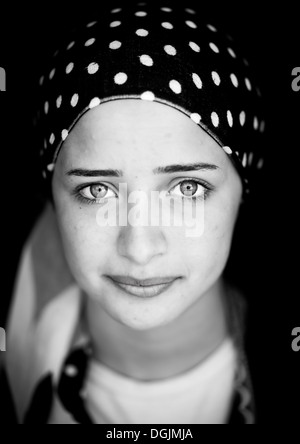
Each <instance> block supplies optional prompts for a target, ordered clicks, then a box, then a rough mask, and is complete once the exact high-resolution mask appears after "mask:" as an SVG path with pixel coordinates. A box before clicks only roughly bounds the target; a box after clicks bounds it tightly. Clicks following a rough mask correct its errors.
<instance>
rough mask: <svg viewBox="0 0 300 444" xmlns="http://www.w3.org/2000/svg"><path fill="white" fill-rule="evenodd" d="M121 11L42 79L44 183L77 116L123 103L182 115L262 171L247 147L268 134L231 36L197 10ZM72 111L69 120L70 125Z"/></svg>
mask: <svg viewBox="0 0 300 444" xmlns="http://www.w3.org/2000/svg"><path fill="white" fill-rule="evenodd" d="M114 3H115V2H114V1H112V4H114ZM119 5H121V2H120V3H119V4H116V6H119ZM173 5H174V6H173ZM121 6H122V7H113V6H111V8H108V10H107V11H106V12H105V15H103V16H101V17H100V18H99V20H98V21H97V20H95V21H91V22H89V23H86V24H84V27H83V28H84V32H82V35H81V34H80V33H79V34H72V35H71V36H69V40H68V41H65V43H64V46H63V47H62V48H60V49H58V50H56V52H54V53H53V57H55V59H53V58H51V60H52V61H51V63H52V66H48V68H47V71H45V72H44V73H43V75H42V76H41V77H39V79H38V83H39V85H40V86H41V88H42V90H43V91H45V93H44V95H43V100H42V101H41V102H40V107H39V110H38V112H37V114H36V117H35V120H36V121H37V123H38V121H39V120H40V119H45V121H46V122H48V123H47V132H46V133H45V137H46V138H45V140H44V139H43V141H42V146H44V149H42V154H41V156H42V158H43V156H45V153H47V157H45V158H47V161H45V163H44V165H45V168H44V175H46V176H47V177H48V176H49V173H50V172H51V171H52V170H50V168H49V167H50V166H51V165H53V159H51V157H50V156H51V152H52V150H53V149H54V148H57V147H58V146H59V144H60V143H62V142H64V141H65V140H66V139H67V137H68V135H69V130H68V129H70V128H72V127H73V124H74V121H76V116H79V117H80V115H81V113H83V112H84V111H86V110H88V109H93V108H94V107H96V106H98V105H100V104H101V103H102V102H105V101H107V100H112V98H122V97H125V98H129V97H134V98H139V99H141V100H144V101H149V102H153V101H157V102H162V103H167V104H169V105H170V106H174V107H175V108H176V109H180V110H182V111H183V112H184V113H185V114H186V115H187V116H188V117H189V118H190V119H191V120H192V121H193V122H194V123H195V124H197V125H199V126H201V128H203V129H204V130H205V131H207V133H208V134H210V135H211V136H213V137H214V138H215V140H220V141H222V143H220V145H222V146H223V150H224V152H225V153H226V154H228V155H230V156H234V157H235V160H236V159H238V161H239V162H240V163H242V165H243V166H244V168H249V167H250V166H251V167H253V168H257V169H258V168H259V165H262V163H263V162H262V161H263V159H262V156H260V155H257V152H256V151H257V149H256V145H257V143H256V142H250V141H251V137H253V138H254V137H256V136H255V135H256V134H257V135H260V137H261V133H263V132H264V131H265V121H264V120H263V112H262V111H261V108H262V107H260V106H259V104H258V103H259V102H258V101H259V100H260V97H261V92H260V90H259V88H258V87H257V85H256V84H255V83H254V82H253V79H252V77H251V74H250V70H249V69H248V65H249V64H248V61H247V59H245V58H242V57H241V56H240V50H238V51H236V48H235V44H234V41H233V39H232V38H231V36H229V35H228V34H224V33H223V31H222V30H221V28H220V29H219V28H218V27H215V26H214V25H213V24H212V23H207V22H203V21H202V20H203V14H202V13H201V14H200V13H199V11H198V9H197V8H195V9H197V11H196V10H194V9H190V8H182V6H181V9H178V7H177V5H176V2H174V3H172V6H170V7H169V5H165V4H164V3H162V4H155V2H139V3H135V6H134V5H132V4H131V5H129V4H127V2H122V5H121ZM200 9H201V8H200ZM96 18H97V17H96ZM103 33H105V35H107V40H106V38H105V39H103V35H104V34H103ZM68 42H69V43H68ZM79 55H80V56H79ZM80 57H82V58H81V59H80ZM82 60H84V65H83V64H82ZM63 82H65V83H63ZM136 82H138V85H137V83H136ZM50 85H51V86H50ZM66 85H67V87H66ZM97 85H98V86H97ZM49 88H51V91H52V90H53V91H54V92H53V94H54V95H52V96H51V94H50V93H49V91H48V90H49ZM254 104H255V105H254ZM68 110H69V114H70V116H72V118H71V117H65V116H68ZM38 113H39V114H40V117H39V115H38ZM55 113H56V114H57V116H58V117H57V118H56V119H57V121H56V125H54V124H53V125H52V124H51V121H52V120H54V121H55ZM60 119H61V121H60ZM68 119H69V120H68ZM74 119H75V120H74ZM58 122H59V123H58ZM54 128H56V129H55V130H54ZM238 132H240V135H239V136H238V137H239V138H240V137H243V136H242V135H243V134H244V139H243V143H240V139H239V140H237V141H235V137H237V136H236V134H238ZM248 135H249V136H248ZM49 146H51V147H52V148H51V149H49ZM248 146H249V148H248ZM231 147H233V148H231ZM253 147H254V148H253ZM259 159H260V160H259ZM245 183H246V179H245Z"/></svg>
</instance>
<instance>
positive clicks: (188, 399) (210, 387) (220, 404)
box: [85, 339, 237, 424]
mask: <svg viewBox="0 0 300 444" xmlns="http://www.w3.org/2000/svg"><path fill="white" fill-rule="evenodd" d="M236 362H237V353H236V350H235V348H234V345H233V342H232V340H230V339H226V340H225V341H224V342H223V344H222V345H221V346H220V347H219V348H218V349H217V350H216V351H215V352H214V353H213V354H212V355H210V356H209V357H208V358H207V359H206V360H205V361H204V362H202V363H201V364H199V365H198V366H196V367H194V368H193V369H191V370H190V371H188V372H185V373H184V374H181V375H179V376H176V377H172V378H168V379H164V380H158V381H150V382H148V381H147V382H144V381H139V380H134V379H131V378H129V377H126V376H124V375H121V374H119V373H117V372H115V371H113V370H111V369H110V368H108V367H106V366H104V365H103V364H101V363H99V362H96V361H91V363H90V366H89V371H88V373H87V378H86V383H85V392H86V408H87V411H88V412H89V414H90V415H91V417H92V419H93V421H94V422H95V423H97V424H225V423H226V422H227V420H228V415H229V413H230V409H231V402H232V397H233V390H234V377H235V372H236Z"/></svg>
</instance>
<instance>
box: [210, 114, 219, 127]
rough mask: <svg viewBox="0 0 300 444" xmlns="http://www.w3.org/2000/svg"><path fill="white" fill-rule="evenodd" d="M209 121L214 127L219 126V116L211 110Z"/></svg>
mask: <svg viewBox="0 0 300 444" xmlns="http://www.w3.org/2000/svg"><path fill="white" fill-rule="evenodd" d="M211 121H212V124H213V126H214V127H215V128H217V127H218V126H219V122H220V121H219V116H218V114H217V113H216V112H215V111H213V112H212V113H211Z"/></svg>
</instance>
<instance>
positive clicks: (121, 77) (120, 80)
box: [114, 72, 128, 85]
mask: <svg viewBox="0 0 300 444" xmlns="http://www.w3.org/2000/svg"><path fill="white" fill-rule="evenodd" d="M127 79H128V76H127V74H125V72H119V73H118V74H116V75H115V79H114V80H115V83H116V84H117V85H124V83H126V82H127Z"/></svg>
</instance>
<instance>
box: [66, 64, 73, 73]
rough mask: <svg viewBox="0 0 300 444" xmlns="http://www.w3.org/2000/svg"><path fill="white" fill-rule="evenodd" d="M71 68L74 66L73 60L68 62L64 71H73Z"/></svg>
mask: <svg viewBox="0 0 300 444" xmlns="http://www.w3.org/2000/svg"><path fill="white" fill-rule="evenodd" d="M73 68H74V63H73V62H71V63H69V64H68V65H67V67H66V73H67V74H70V72H72V71H73Z"/></svg>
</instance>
